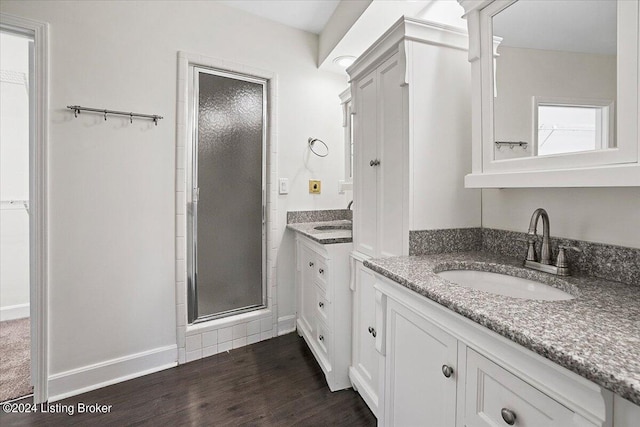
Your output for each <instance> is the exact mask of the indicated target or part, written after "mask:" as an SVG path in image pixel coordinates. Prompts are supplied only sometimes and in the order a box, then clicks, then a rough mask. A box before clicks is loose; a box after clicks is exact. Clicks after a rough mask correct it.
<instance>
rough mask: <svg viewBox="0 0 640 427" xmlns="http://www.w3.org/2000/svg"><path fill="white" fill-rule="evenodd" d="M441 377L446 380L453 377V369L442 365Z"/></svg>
mask: <svg viewBox="0 0 640 427" xmlns="http://www.w3.org/2000/svg"><path fill="white" fill-rule="evenodd" d="M442 375H444V376H445V377H447V378H450V377H451V375H453V368H452V367H451V366H448V365H442Z"/></svg>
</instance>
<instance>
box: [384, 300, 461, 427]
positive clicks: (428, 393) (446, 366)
mask: <svg viewBox="0 0 640 427" xmlns="http://www.w3.org/2000/svg"><path fill="white" fill-rule="evenodd" d="M386 336H387V342H386V344H387V345H386V370H385V372H386V374H385V382H384V384H385V387H384V395H385V411H384V413H385V422H384V424H385V425H388V426H418V425H433V426H453V425H455V419H456V377H457V371H458V367H457V354H458V351H457V350H458V340H456V339H455V338H454V337H453V336H451V335H449V334H448V333H446V332H445V331H443V330H442V329H440V328H439V327H437V326H435V325H434V324H433V323H431V322H429V321H428V320H426V319H425V318H424V317H422V316H420V315H418V314H416V313H415V312H413V311H411V310H410V309H408V308H406V307H405V306H403V305H401V304H399V303H398V302H396V301H394V300H389V301H388V302H387V329H386ZM443 372H444V373H443ZM445 374H446V375H445Z"/></svg>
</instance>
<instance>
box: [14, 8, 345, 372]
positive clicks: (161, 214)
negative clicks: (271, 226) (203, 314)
mask: <svg viewBox="0 0 640 427" xmlns="http://www.w3.org/2000/svg"><path fill="white" fill-rule="evenodd" d="M1 10H2V12H5V13H10V14H14V15H17V16H22V17H26V18H33V19H37V20H41V21H45V22H49V23H50V25H51V27H50V28H51V49H50V50H51V98H50V104H51V130H50V132H51V135H50V143H49V150H50V151H49V153H50V222H49V224H50V233H51V234H50V266H51V272H50V274H51V275H50V334H51V336H50V343H51V348H50V352H51V354H50V372H51V374H60V373H64V372H65V371H68V370H71V369H75V368H80V367H83V366H86V365H90V364H94V363H99V362H103V361H106V360H109V359H113V358H117V357H125V356H127V355H131V354H133V353H138V352H145V351H148V350H151V349H154V348H162V347H165V346H169V345H173V344H175V343H176V328H175V326H176V325H175V319H176V316H175V295H174V289H175V284H174V283H175V276H174V274H175V268H174V259H175V248H174V233H175V224H174V216H175V202H174V195H175V192H174V191H175V176H174V170H175V161H176V159H175V154H174V153H175V134H176V126H175V119H176V87H177V85H176V69H177V52H178V51H179V50H182V51H187V52H193V53H198V54H202V55H206V56H208V57H215V58H221V59H223V60H228V61H233V62H235V63H241V64H246V65H248V66H251V67H256V68H261V69H265V70H271V71H273V72H275V73H277V75H278V86H279V93H278V94H277V98H278V105H277V106H276V107H277V109H278V117H279V119H278V120H279V123H278V124H277V126H278V150H279V155H278V165H279V176H281V177H288V178H289V181H290V185H291V192H290V194H289V195H288V196H279V200H278V203H279V213H278V216H279V218H278V220H279V230H278V232H279V233H284V224H285V215H286V211H287V210H298V209H327V208H336V207H342V206H343V205H346V200H345V197H344V196H341V195H338V194H337V193H338V180H339V179H341V178H342V167H343V154H342V153H343V150H342V148H341V147H342V145H341V144H342V127H341V110H340V101H339V99H338V94H339V93H340V92H341V91H342V90H343V89H344V88H345V87H346V75H345V76H341V75H337V74H336V75H334V74H327V73H323V72H320V71H318V70H317V68H316V58H317V46H318V38H317V36H316V35H313V34H310V33H306V32H303V31H300V30H295V29H292V28H290V27H286V26H284V25H280V24H276V23H274V22H272V21H267V20H264V19H261V18H258V17H256V16H253V15H250V14H247V13H244V12H241V11H237V10H235V9H233V8H229V7H226V6H223V5H221V4H218V3H216V2H190V1H175V2H169V1H167V2H155V1H154V2H144V1H137V2H86V1H84V2H83V1H80V2H62V1H39V2H38V1H34V2H14V1H3V2H2V5H1ZM70 104H80V105H86V106H90V107H98V108H111V109H118V110H126V111H136V112H143V113H155V114H161V115H163V116H164V117H165V119H164V120H162V121H160V123H159V125H158V126H157V127H155V126H153V125H152V124H149V123H146V122H141V121H134V123H133V124H129V123H128V121H127V120H126V119H117V118H110V119H109V120H108V121H106V122H105V121H104V120H103V118H102V117H100V116H99V115H97V116H95V115H89V114H84V113H83V114H81V117H80V118H79V119H74V118H73V114H72V113H71V112H70V111H68V110H66V109H65V106H66V105H70ZM309 136H314V137H318V138H322V139H323V140H324V141H325V142H327V144H328V145H329V148H330V150H331V154H330V155H329V156H328V157H326V158H324V159H320V158H317V157H311V156H309V154H308V151H307V146H306V143H307V138H308V137H309ZM310 178H319V179H322V180H323V194H322V195H319V196H311V195H309V194H308V193H307V180H308V179H310ZM279 259H280V262H279V264H278V268H279V270H280V269H285V270H287V271H288V270H291V271H293V250H292V247H290V246H289V245H287V244H283V245H282V251H281V253H280V254H279ZM282 276H283V278H282V280H283V281H280V282H279V284H278V288H279V291H280V292H279V296H278V297H279V298H281V299H282V302H281V303H279V304H278V306H279V309H280V311H281V313H282V312H286V311H290V312H293V311H292V310H293V309H294V305H293V301H294V300H293V292H294V287H293V280H292V279H291V278H289V277H287V275H286V274H283V275H282ZM281 315H282V314H281Z"/></svg>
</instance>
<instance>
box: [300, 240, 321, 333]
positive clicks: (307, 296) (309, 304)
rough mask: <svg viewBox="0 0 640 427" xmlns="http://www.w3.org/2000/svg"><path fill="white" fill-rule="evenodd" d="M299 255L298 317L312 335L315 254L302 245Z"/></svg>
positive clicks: (315, 294) (314, 297)
mask: <svg viewBox="0 0 640 427" xmlns="http://www.w3.org/2000/svg"><path fill="white" fill-rule="evenodd" d="M300 254H301V256H302V259H301V262H302V264H301V266H300V269H301V274H300V276H301V277H300V280H301V283H300V287H299V288H298V289H299V292H300V296H299V298H298V300H299V303H298V304H299V307H300V313H299V315H298V316H299V318H300V321H301V322H302V324H303V327H304V328H305V329H306V330H307V331H308V332H309V333H310V334H313V332H314V330H315V321H314V315H315V304H316V300H317V298H318V297H317V291H316V285H315V283H314V278H315V276H316V269H317V261H316V254H315V252H313V251H312V250H311V249H309V248H308V247H307V246H305V245H304V244H301V245H300Z"/></svg>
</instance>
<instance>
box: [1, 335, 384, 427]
mask: <svg viewBox="0 0 640 427" xmlns="http://www.w3.org/2000/svg"><path fill="white" fill-rule="evenodd" d="M79 402H82V403H84V404H93V403H98V404H103V405H113V407H112V409H111V412H110V413H107V414H77V413H76V414H74V415H72V416H69V415H67V414H66V413H59V414H52V413H48V414H43V413H38V414H5V413H3V411H1V410H0V425H2V426H3V427H8V426H84V425H91V426H104V425H116V426H124V425H127V426H130V425H148V424H155V425H157V426H182V425H189V426H244V425H246V426H375V425H376V419H375V417H374V416H373V414H372V413H371V411H370V410H369V408H368V407H367V405H366V404H365V403H364V401H363V400H362V399H361V398H360V396H359V395H358V393H356V392H354V391H353V390H351V389H349V390H342V391H338V392H334V393H332V392H331V391H329V388H328V387H327V383H326V380H325V378H324V375H323V373H322V370H321V369H320V366H319V365H318V364H317V362H316V360H315V359H314V358H313V355H312V354H311V351H310V350H309V349H308V347H307V345H306V343H305V342H304V340H303V339H302V338H300V337H298V335H297V334H296V333H292V334H288V335H284V336H281V337H278V338H274V339H271V340H268V341H263V342H260V343H257V344H253V345H250V346H247V347H243V348H239V349H236V350H232V351H230V352H228V353H222V354H218V355H215V356H212V357H208V358H205V359H202V360H199V361H195V362H191V363H188V364H185V365H180V366H178V367H177V368H172V369H168V370H165V371H162V372H158V373H155V374H151V375H147V376H145V377H141V378H136V379H133V380H130V381H126V382H123V383H120V384H116V385H113V386H109V387H105V388H102V389H99V390H95V391H92V392H89V393H85V394H82V395H79V396H75V397H72V398H69V399H66V400H63V401H60V402H56V403H58V404H60V405H71V406H73V407H74V408H77V404H78V403H79ZM53 405H55V403H54V404H51V407H53Z"/></svg>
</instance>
